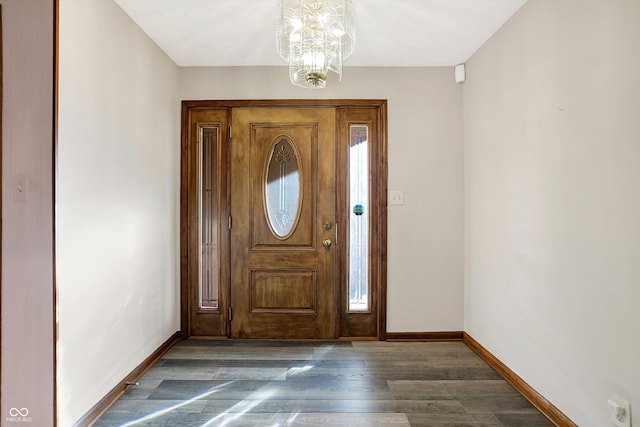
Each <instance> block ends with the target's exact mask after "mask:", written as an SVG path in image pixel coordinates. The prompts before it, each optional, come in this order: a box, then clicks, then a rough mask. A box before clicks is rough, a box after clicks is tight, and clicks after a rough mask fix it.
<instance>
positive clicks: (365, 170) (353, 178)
mask: <svg viewBox="0 0 640 427" xmlns="http://www.w3.org/2000/svg"><path fill="white" fill-rule="evenodd" d="M368 139H369V126H368V125H351V126H350V127H349V140H350V143H349V210H350V212H349V223H348V227H349V279H348V280H349V311H355V312H357V311H368V310H369V309H370V307H369V141H368Z"/></svg>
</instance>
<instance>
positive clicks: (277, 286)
mask: <svg viewBox="0 0 640 427" xmlns="http://www.w3.org/2000/svg"><path fill="white" fill-rule="evenodd" d="M232 129H233V131H232V134H233V135H232V140H233V149H232V178H231V194H232V201H231V205H232V208H231V215H232V218H233V228H232V233H231V247H232V254H231V260H232V266H231V303H232V308H233V320H232V323H231V336H232V337H235V338H333V337H335V301H334V296H335V290H334V270H335V266H334V263H335V256H334V248H333V245H327V246H324V245H323V241H324V240H326V239H329V240H332V239H333V236H334V226H335V109H334V108H297V109H294V108H235V109H233V113H232ZM324 224H329V227H330V228H329V229H326V228H325V226H324Z"/></svg>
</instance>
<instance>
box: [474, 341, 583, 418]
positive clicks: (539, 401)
mask: <svg viewBox="0 0 640 427" xmlns="http://www.w3.org/2000/svg"><path fill="white" fill-rule="evenodd" d="M462 342H463V343H465V344H466V345H467V347H469V348H470V349H471V350H472V351H473V352H474V353H476V354H477V355H478V356H479V357H480V358H481V359H482V360H484V361H485V362H487V364H488V365H489V366H491V367H492V368H493V369H494V370H495V371H496V372H497V373H498V374H499V375H500V376H501V377H502V378H504V379H505V381H506V382H508V383H509V384H511V386H512V387H513V388H515V389H516V390H517V391H518V392H519V393H520V394H521V395H522V396H523V397H524V398H525V399H527V400H528V401H529V402H530V403H531V404H532V405H533V406H535V407H536V408H537V409H538V410H539V411H540V412H542V414H543V415H544V416H545V417H547V418H548V419H549V420H550V421H551V422H552V423H554V424H555V425H556V426H561V427H578V425H577V424H576V423H574V422H573V421H571V419H569V417H567V416H566V415H565V414H563V413H562V412H561V411H560V410H559V409H558V408H556V407H555V406H554V405H553V404H552V403H551V402H549V401H548V400H547V399H545V398H544V396H542V395H541V394H540V393H538V392H537V391H536V390H535V389H534V388H533V387H531V386H530V385H529V384H527V383H526V381H524V380H523V379H522V378H520V377H519V376H518V375H517V374H516V373H515V372H513V371H512V370H511V369H509V367H507V365H505V364H504V363H502V362H501V361H500V360H499V359H498V358H497V357H495V356H494V355H493V354H491V352H490V351H489V350H487V349H486V348H484V347H483V346H482V344H480V343H479V342H478V341H476V340H475V339H474V338H473V337H472V336H471V335H469V334H467V333H466V332H463V333H462Z"/></svg>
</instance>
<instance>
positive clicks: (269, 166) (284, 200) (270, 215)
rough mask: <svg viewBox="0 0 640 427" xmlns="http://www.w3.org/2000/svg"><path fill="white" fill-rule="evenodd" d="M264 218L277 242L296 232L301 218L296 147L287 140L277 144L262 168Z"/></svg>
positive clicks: (280, 139) (298, 166) (278, 140)
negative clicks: (263, 168) (263, 179)
mask: <svg viewBox="0 0 640 427" xmlns="http://www.w3.org/2000/svg"><path fill="white" fill-rule="evenodd" d="M264 177H265V185H264V201H265V216H266V218H267V223H268V224H269V228H270V229H271V231H272V232H273V234H274V235H275V236H276V237H277V238H278V239H280V240H285V239H286V238H288V237H289V236H290V235H291V234H292V233H293V231H294V230H295V227H296V224H297V222H298V217H299V214H300V200H301V194H302V184H301V182H300V165H299V161H298V154H297V151H296V149H295V145H294V144H293V142H292V141H291V140H289V138H287V137H284V136H282V137H279V139H277V140H276V142H275V144H274V145H273V148H272V149H271V152H270V154H269V158H268V160H267V162H266V165H265V173H264Z"/></svg>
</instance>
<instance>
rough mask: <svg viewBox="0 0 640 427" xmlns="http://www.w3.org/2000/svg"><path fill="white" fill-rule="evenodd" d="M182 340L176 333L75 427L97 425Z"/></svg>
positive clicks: (178, 333)
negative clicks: (103, 415) (130, 388)
mask: <svg viewBox="0 0 640 427" xmlns="http://www.w3.org/2000/svg"><path fill="white" fill-rule="evenodd" d="M179 340H180V332H176V333H175V334H173V335H171V337H170V338H169V339H168V340H166V341H165V342H164V343H162V345H160V347H158V348H157V349H156V351H154V352H153V353H151V355H150V356H149V357H147V358H146V359H145V360H144V361H143V362H142V363H140V364H139V365H138V366H137V367H136V368H135V369H134V370H133V371H131V372H130V373H129V375H127V376H126V377H125V378H124V379H123V380H122V381H120V382H119V383H118V385H116V386H115V387H114V388H112V389H111V391H110V392H109V393H107V394H106V395H105V396H104V397H103V398H102V399H100V401H99V402H98V403H96V404H95V405H93V407H92V408H91V409H89V411H88V412H87V413H86V414H84V415H83V416H82V418H80V419H79V420H78V421H76V423H75V424H74V425H73V426H74V427H89V426H91V425H92V424H93V423H95V422H96V421H97V420H98V418H100V416H101V415H102V414H104V413H105V412H106V411H107V410H108V409H109V408H110V407H111V406H112V405H113V404H114V403H116V401H117V400H118V399H119V398H120V396H122V395H123V394H124V392H125V391H127V389H128V388H129V387H131V385H132V383H135V382H136V381H138V380H139V379H140V377H142V375H144V373H145V372H147V371H148V370H149V368H151V366H153V365H154V364H155V363H156V362H157V361H158V360H159V359H160V358H161V357H162V356H164V354H165V353H166V352H167V351H169V349H170V348H171V347H173V346H174V344H175V343H176V342H178V341H179Z"/></svg>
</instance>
